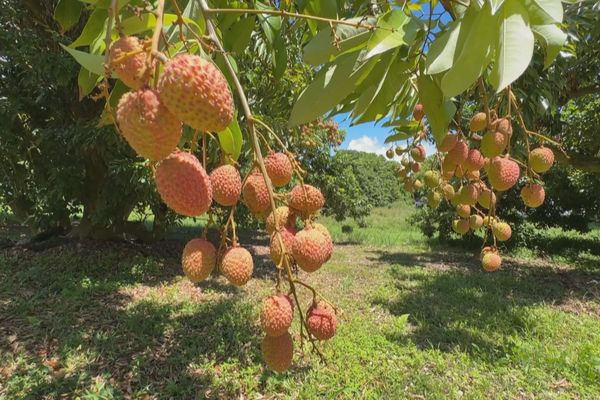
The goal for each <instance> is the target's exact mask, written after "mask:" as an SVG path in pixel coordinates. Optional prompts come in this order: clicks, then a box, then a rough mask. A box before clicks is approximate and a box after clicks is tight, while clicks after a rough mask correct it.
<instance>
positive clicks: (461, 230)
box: [452, 218, 471, 235]
mask: <svg viewBox="0 0 600 400" xmlns="http://www.w3.org/2000/svg"><path fill="white" fill-rule="evenodd" d="M470 227H471V226H470V224H469V220H468V219H464V218H459V219H455V220H454V221H452V229H453V230H454V232H456V233H458V234H460V235H464V234H465V233H467V232H469V229H470Z"/></svg>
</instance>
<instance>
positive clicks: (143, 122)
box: [117, 89, 181, 161]
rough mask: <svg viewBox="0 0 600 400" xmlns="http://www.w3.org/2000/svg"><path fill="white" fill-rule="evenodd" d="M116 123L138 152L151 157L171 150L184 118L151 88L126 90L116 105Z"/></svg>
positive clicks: (158, 159) (154, 159)
mask: <svg viewBox="0 0 600 400" xmlns="http://www.w3.org/2000/svg"><path fill="white" fill-rule="evenodd" d="M117 123H118V126H119V131H120V132H121V134H122V135H123V137H125V139H126V140H127V143H129V145H130V146H131V147H132V148H133V149H134V150H135V152H136V153H137V154H139V155H140V156H142V157H145V158H147V159H149V160H151V161H160V160H162V159H163V158H165V157H167V156H168V155H169V154H171V152H173V150H175V148H176V147H177V144H178V143H179V139H180V137H181V121H179V120H178V119H177V118H176V117H175V116H174V115H173V114H171V113H170V112H169V110H167V108H166V107H165V106H164V105H163V104H162V103H161V102H160V100H159V98H158V95H157V92H156V91H154V90H151V89H142V90H137V91H135V92H129V93H125V94H124V95H123V96H122V97H121V99H120V100H119V104H118V106H117Z"/></svg>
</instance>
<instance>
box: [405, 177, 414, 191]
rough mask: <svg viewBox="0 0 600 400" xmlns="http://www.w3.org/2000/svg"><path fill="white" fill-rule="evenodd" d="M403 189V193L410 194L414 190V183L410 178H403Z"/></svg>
mask: <svg viewBox="0 0 600 400" xmlns="http://www.w3.org/2000/svg"><path fill="white" fill-rule="evenodd" d="M403 187H404V190H405V191H407V192H409V193H410V192H412V191H413V190H414V181H413V180H412V179H411V178H405V179H404V186H403Z"/></svg>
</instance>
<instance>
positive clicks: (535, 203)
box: [521, 183, 546, 208]
mask: <svg viewBox="0 0 600 400" xmlns="http://www.w3.org/2000/svg"><path fill="white" fill-rule="evenodd" d="M521 198H522V199H523V203H525V205H526V206H527V207H531V208H536V207H539V206H541V205H542V204H544V199H545V198H546V191H545V190H544V187H543V186H542V185H540V184H537V183H533V184H529V185H527V186H523V189H521Z"/></svg>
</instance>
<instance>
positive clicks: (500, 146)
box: [480, 132, 508, 158]
mask: <svg viewBox="0 0 600 400" xmlns="http://www.w3.org/2000/svg"><path fill="white" fill-rule="evenodd" d="M507 144H508V140H507V138H506V136H504V135H503V134H502V133H500V132H487V133H486V134H485V135H483V137H482V138H481V144H480V150H481V153H482V154H483V155H484V156H486V157H488V158H492V157H496V156H499V155H500V154H502V152H503V151H504V149H506V145H507Z"/></svg>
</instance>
